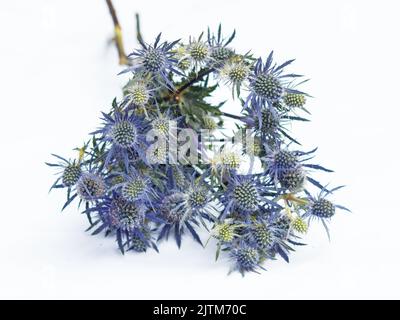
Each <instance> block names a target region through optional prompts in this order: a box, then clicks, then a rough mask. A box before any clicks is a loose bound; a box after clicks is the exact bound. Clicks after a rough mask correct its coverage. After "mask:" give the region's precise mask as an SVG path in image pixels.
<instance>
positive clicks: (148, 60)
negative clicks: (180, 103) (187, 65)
mask: <svg viewBox="0 0 400 320" xmlns="http://www.w3.org/2000/svg"><path fill="white" fill-rule="evenodd" d="M160 40H161V33H160V34H159V35H158V36H157V38H156V40H155V42H154V44H152V45H150V44H146V43H144V42H143V41H141V42H140V45H141V46H142V48H140V49H138V50H135V51H134V52H132V53H131V54H130V55H129V57H130V58H132V59H133V66H131V67H129V68H127V69H126V70H124V71H123V73H125V72H129V71H132V72H141V73H143V74H149V75H151V76H154V77H155V79H156V80H157V81H158V82H160V83H161V84H163V85H166V86H168V87H170V88H173V83H172V81H171V79H170V77H169V73H170V72H172V73H176V74H180V75H182V74H181V73H180V72H179V71H178V70H176V69H175V65H176V63H177V62H178V61H177V60H176V58H175V55H174V52H173V50H172V49H173V47H174V46H175V45H176V44H177V43H178V42H179V40H177V41H173V42H167V41H164V42H160Z"/></svg>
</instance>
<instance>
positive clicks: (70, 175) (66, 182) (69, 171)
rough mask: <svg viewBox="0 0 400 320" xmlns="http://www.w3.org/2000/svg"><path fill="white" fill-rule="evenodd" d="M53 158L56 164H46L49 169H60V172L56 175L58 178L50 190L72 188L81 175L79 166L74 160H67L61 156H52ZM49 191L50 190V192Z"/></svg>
mask: <svg viewBox="0 0 400 320" xmlns="http://www.w3.org/2000/svg"><path fill="white" fill-rule="evenodd" d="M53 156H54V157H55V158H56V159H57V160H59V162H58V163H49V162H46V164H47V165H48V166H50V167H55V168H60V171H59V172H58V173H57V175H58V178H57V180H56V182H55V183H54V184H53V186H52V187H51V189H53V188H72V187H73V186H75V185H76V183H77V182H78V180H79V178H80V177H81V175H82V168H81V164H80V163H79V162H78V161H76V160H72V161H71V160H67V159H65V158H63V157H61V156H58V155H55V154H53ZM51 189H50V190H51Z"/></svg>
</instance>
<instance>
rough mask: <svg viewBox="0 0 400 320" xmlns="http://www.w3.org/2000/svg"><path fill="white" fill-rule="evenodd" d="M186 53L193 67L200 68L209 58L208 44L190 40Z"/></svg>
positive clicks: (199, 40)
mask: <svg viewBox="0 0 400 320" xmlns="http://www.w3.org/2000/svg"><path fill="white" fill-rule="evenodd" d="M187 53H188V56H189V58H190V60H191V61H192V63H193V65H194V66H196V67H197V66H201V65H203V64H205V63H206V62H207V61H208V59H209V56H210V48H209V47H208V44H207V43H206V42H204V41H202V40H201V36H200V37H199V39H198V40H190V43H189V45H188V47H187Z"/></svg>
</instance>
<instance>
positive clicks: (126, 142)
mask: <svg viewBox="0 0 400 320" xmlns="http://www.w3.org/2000/svg"><path fill="white" fill-rule="evenodd" d="M103 121H104V124H103V127H102V128H101V129H99V130H97V131H95V132H93V133H92V134H94V135H97V134H100V135H101V137H100V140H101V141H104V142H107V143H110V144H111V148H110V149H109V150H108V151H107V153H106V154H105V163H104V165H105V166H106V167H107V166H108V165H109V164H110V163H112V162H113V160H115V159H121V160H122V161H123V162H124V164H125V166H126V168H128V167H129V162H130V161H129V158H130V156H131V155H132V152H134V153H136V154H137V155H138V156H139V157H140V158H141V159H142V160H143V161H146V157H145V153H144V149H145V146H146V145H147V141H146V139H145V134H144V131H145V129H146V127H147V126H148V125H147V123H146V122H145V120H144V119H143V118H141V117H138V116H136V115H134V114H129V113H128V112H127V111H116V112H115V113H114V114H113V116H111V115H109V114H106V113H103Z"/></svg>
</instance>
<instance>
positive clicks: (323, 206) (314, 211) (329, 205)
mask: <svg viewBox="0 0 400 320" xmlns="http://www.w3.org/2000/svg"><path fill="white" fill-rule="evenodd" d="M341 188H343V186H339V187H336V188H333V189H331V190H328V189H326V188H325V187H324V188H322V189H321V191H320V192H319V194H318V195H317V196H316V197H313V196H312V195H311V194H310V193H309V192H308V191H306V194H307V196H308V205H307V208H306V211H305V213H304V214H303V215H302V218H303V219H306V220H307V221H308V223H310V222H311V221H312V220H314V219H316V220H319V221H321V222H322V224H323V226H324V228H325V230H326V233H327V235H328V237H329V238H330V234H329V228H328V225H327V222H328V221H329V220H330V219H331V218H332V217H333V216H334V215H335V214H336V209H341V210H345V211H348V212H350V210H349V209H347V208H346V207H344V206H342V205H338V204H334V203H333V202H331V201H330V200H328V199H327V197H328V196H329V195H330V194H332V193H333V192H335V191H337V190H339V189H341Z"/></svg>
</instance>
